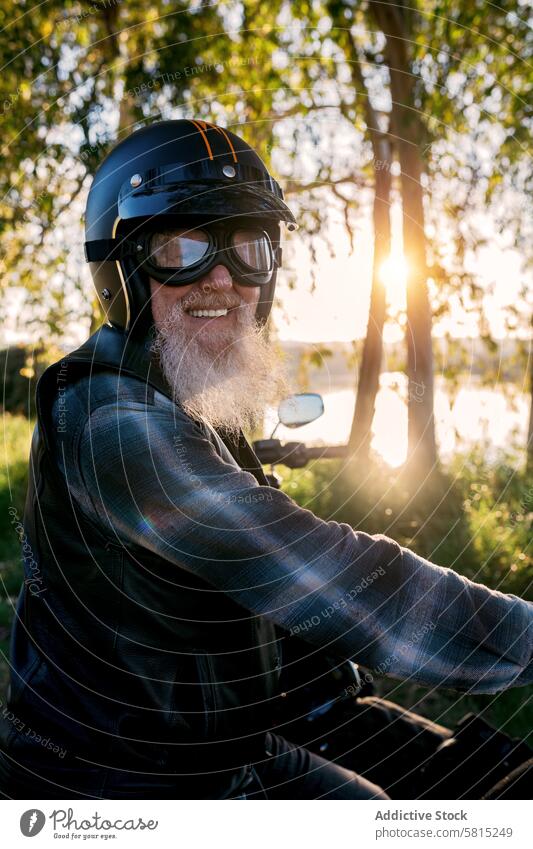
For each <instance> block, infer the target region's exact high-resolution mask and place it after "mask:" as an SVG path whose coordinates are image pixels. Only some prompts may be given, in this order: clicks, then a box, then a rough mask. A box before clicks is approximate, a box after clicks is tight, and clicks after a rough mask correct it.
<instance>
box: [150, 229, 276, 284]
mask: <svg viewBox="0 0 533 849" xmlns="http://www.w3.org/2000/svg"><path fill="white" fill-rule="evenodd" d="M211 244H212V243H211V240H210V238H209V234H208V233H207V232H206V231H205V230H201V229H190V228H189V229H176V230H164V231H161V232H155V233H152V235H151V237H150V241H149V248H148V255H149V259H150V262H151V263H152V264H153V265H154V266H156V267H157V268H161V269H163V270H165V269H168V270H176V269H186V268H189V267H191V266H193V265H195V264H196V263H198V262H200V261H201V260H202V259H203V258H204V257H205V256H206V254H207V253H208V251H209V250H210V245H211ZM231 247H232V248H233V250H234V251H235V253H236V254H237V256H238V258H239V259H240V260H241V262H242V263H244V265H246V266H247V267H248V268H250V269H251V270H252V271H256V272H261V273H268V272H270V271H271V270H272V266H273V254H272V244H271V242H270V239H269V237H268V236H267V234H266V233H265V232H263V231H262V230H235V231H234V232H233V233H232V234H231ZM216 253H220V254H222V256H224V253H225V251H224V249H223V248H222V247H219V249H218V251H216Z"/></svg>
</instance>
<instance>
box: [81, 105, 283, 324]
mask: <svg viewBox="0 0 533 849" xmlns="http://www.w3.org/2000/svg"><path fill="white" fill-rule="evenodd" d="M233 221H236V222H239V221H240V222H242V221H244V222H247V221H249V222H252V223H253V226H254V228H257V227H260V228H261V229H262V231H263V232H264V233H266V234H268V236H265V240H266V244H269V243H270V245H271V251H272V262H271V268H270V270H269V274H268V275H267V276H268V280H262V284H263V285H261V291H260V297H259V304H258V307H257V313H256V317H257V320H258V321H260V322H264V321H266V319H267V317H268V315H269V313H270V310H271V307H272V300H273V297H274V289H275V285H276V275H277V269H278V268H279V267H280V266H281V247H280V222H281V221H285V222H287V223H288V227H289V229H296V227H297V224H296V221H295V218H294V216H293V214H292V212H291V211H290V209H289V207H288V206H287V205H286V204H285V202H284V201H283V192H282V190H281V188H280V186H279V185H278V183H277V182H276V181H275V180H274V179H273V178H272V177H271V176H270V174H269V172H268V170H267V168H266V166H265V164H264V163H263V161H262V160H261V158H260V157H259V156H258V155H257V153H256V152H255V151H254V150H253V148H251V147H250V145H248V144H247V143H246V142H245V141H243V139H241V138H239V136H237V135H235V134H234V133H232V132H231V131H230V130H226V129H224V128H222V127H218V126H215V125H214V124H210V123H208V122H206V121H201V120H186V119H180V120H175V121H161V122H159V123H155V124H151V125H150V126H148V127H144V128H143V129H141V130H138V131H137V132H135V133H133V134H132V135H130V136H129V137H128V138H126V139H125V140H124V141H122V142H120V143H119V144H118V145H117V146H116V147H115V148H113V150H112V151H111V152H110V153H109V154H108V156H107V157H106V158H105V159H104V161H103V162H102V164H101V165H100V166H99V168H98V170H97V172H96V174H95V177H94V181H93V184H92V186H91V190H90V192H89V197H88V200H87V209H86V216H85V234H86V242H85V256H86V259H87V261H88V262H89V265H90V269H91V274H92V278H93V282H94V285H95V287H96V291H97V294H98V298H99V300H100V303H101V305H102V308H103V310H104V313H105V317H106V320H107V323H108V324H110V325H112V326H115V327H118V328H120V329H122V330H124V331H126V332H127V333H128V335H132V334H134V335H135V336H136V337H138V336H145V335H146V333H147V332H148V330H149V328H150V327H151V326H152V323H153V320H152V313H151V308H150V287H149V279H148V278H149V276H151V275H150V274H149V273H148V271H147V265H146V262H147V260H148V259H149V258H147V257H146V254H145V251H144V246H145V245H146V239H145V236H146V233H147V232H149V231H150V230H154V229H158V228H159V229H161V228H168V227H179V226H191V222H192V225H193V226H200V225H201V224H204V223H206V224H207V226H209V225H211V226H214V227H215V232H217V230H216V228H217V227H218V228H219V229H220V228H221V225H222V224H224V227H225V226H226V224H227V225H228V226H230V227H231V223H232V222H233ZM224 222H225V223H224ZM250 226H251V225H250ZM232 257H233V263H232ZM143 260H144V261H143ZM216 261H217V262H220V263H222V264H224V265H226V266H227V267H228V268H229V269H230V272H231V273H232V276H233V277H234V279H237V280H238V282H243V283H245V284H246V285H258V284H257V282H251V280H250V279H248V278H247V277H246V274H245V273H244V271H245V269H244V267H243V266H242V264H239V258H238V256H237V255H236V252H235V251H233V252H232V251H231V250H228V251H227V252H226V251H220V252H219V253H218V254H217V259H216ZM239 271H240V272H241V273H242V275H243V276H242V278H241V277H239V276H238V274H239ZM203 273H205V270H204V272H203ZM250 277H253V275H250ZM159 279H161V278H159ZM254 279H255V278H254ZM162 282H168V283H169V284H170V285H185V284H183V283H180V282H176V276H174V277H168V279H166V280H163V281H162Z"/></svg>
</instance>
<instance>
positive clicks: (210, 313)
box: [187, 307, 229, 318]
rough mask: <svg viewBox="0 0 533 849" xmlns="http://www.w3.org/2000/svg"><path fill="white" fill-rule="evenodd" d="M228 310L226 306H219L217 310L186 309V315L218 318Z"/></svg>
mask: <svg viewBox="0 0 533 849" xmlns="http://www.w3.org/2000/svg"><path fill="white" fill-rule="evenodd" d="M228 312H229V310H228V309H227V308H226V307H221V308H220V309H218V310H213V309H211V310H187V315H192V317H193V318H220V317H221V316H223V315H227V314H228Z"/></svg>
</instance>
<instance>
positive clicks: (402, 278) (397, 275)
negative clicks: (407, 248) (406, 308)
mask: <svg viewBox="0 0 533 849" xmlns="http://www.w3.org/2000/svg"><path fill="white" fill-rule="evenodd" d="M408 273H409V266H408V264H407V260H406V259H405V257H404V255H403V254H402V253H399V252H394V253H391V254H390V256H388V257H387V259H385V260H383V262H382V263H381V266H380V269H379V277H380V280H381V282H382V283H384V284H385V286H386V287H387V290H388V291H389V292H391V293H392V292H394V291H398V290H400V291H402V292H403V291H405V287H406V285H407V276H408Z"/></svg>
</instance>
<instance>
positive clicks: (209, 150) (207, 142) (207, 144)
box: [189, 119, 214, 159]
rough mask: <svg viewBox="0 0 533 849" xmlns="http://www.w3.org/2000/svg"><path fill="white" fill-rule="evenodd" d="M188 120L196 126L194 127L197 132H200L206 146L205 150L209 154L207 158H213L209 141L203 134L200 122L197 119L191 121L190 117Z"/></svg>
mask: <svg viewBox="0 0 533 849" xmlns="http://www.w3.org/2000/svg"><path fill="white" fill-rule="evenodd" d="M189 120H190V121H191V124H194V126H195V127H196V129H197V130H198V132H199V133H200V134H201V136H202V138H203V140H204V142H205V146H206V148H207V152H208V154H209V159H214V156H213V151H212V150H211V145H210V144H209V141H208V140H207V135H206V134H205V132H204V130H203V128H202V127H201V126H200V122H199V121H193V120H191V119H189Z"/></svg>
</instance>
